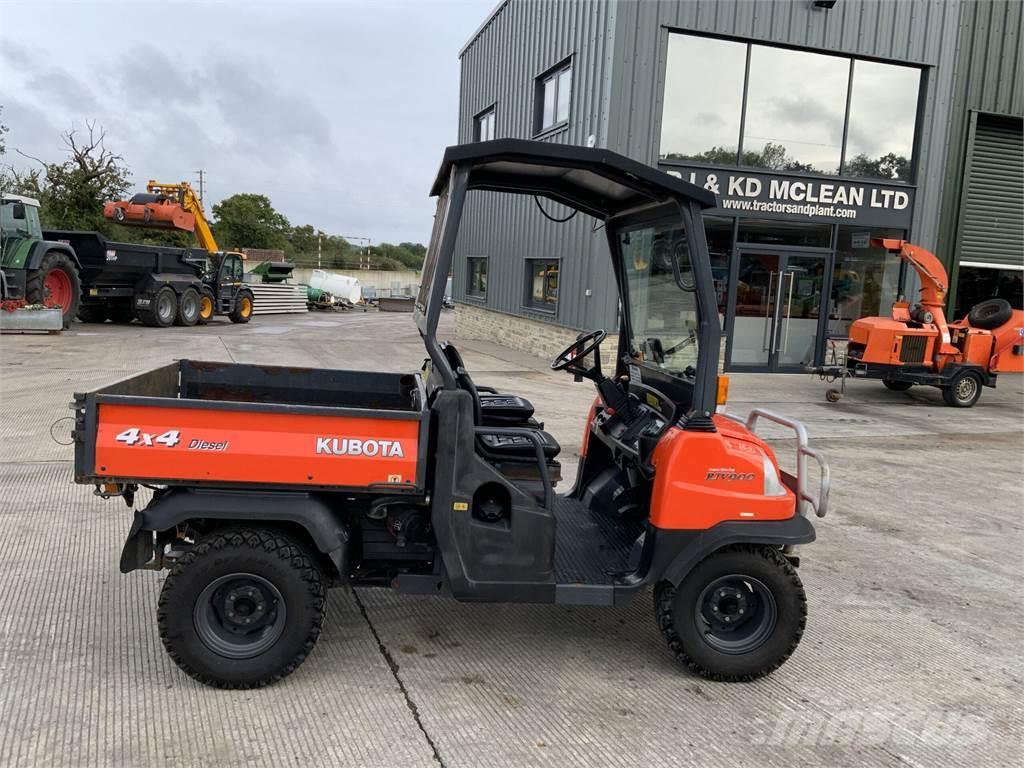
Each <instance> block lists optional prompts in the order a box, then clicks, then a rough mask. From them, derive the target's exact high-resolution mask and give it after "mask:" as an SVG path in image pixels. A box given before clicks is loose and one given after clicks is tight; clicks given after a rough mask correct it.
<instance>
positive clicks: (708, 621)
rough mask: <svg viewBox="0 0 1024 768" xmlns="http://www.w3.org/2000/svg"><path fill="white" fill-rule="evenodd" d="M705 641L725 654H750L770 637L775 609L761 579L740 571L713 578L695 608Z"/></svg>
mask: <svg viewBox="0 0 1024 768" xmlns="http://www.w3.org/2000/svg"><path fill="white" fill-rule="evenodd" d="M694 612H695V618H696V621H697V628H698V630H699V631H700V633H701V637H703V638H704V642H706V643H707V644H708V645H710V646H711V647H712V648H714V649H715V650H716V651H720V652H721V653H728V654H733V655H736V654H742V653H750V652H751V651H753V650H756V649H757V648H759V647H760V646H761V645H763V644H764V642H765V641H766V640H767V639H768V638H769V637H770V636H771V634H772V632H773V631H774V630H775V626H776V624H777V622H778V609H777V608H776V606H775V598H774V597H773V596H772V593H771V590H769V589H768V587H766V586H765V585H764V583H763V582H761V581H759V580H757V579H755V578H752V577H750V576H744V575H741V574H730V575H728V576H722V577H720V578H717V579H715V580H714V581H713V582H711V583H710V584H708V586H707V587H705V588H704V591H703V592H701V594H700V598H699V599H698V600H697V605H696V607H695V609H694Z"/></svg>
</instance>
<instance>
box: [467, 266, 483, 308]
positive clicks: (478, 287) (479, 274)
mask: <svg viewBox="0 0 1024 768" xmlns="http://www.w3.org/2000/svg"><path fill="white" fill-rule="evenodd" d="M466 265H467V270H466V295H468V296H475V297H476V298H478V299H483V298H486V297H487V257H486V256H470V257H469V258H468V259H466Z"/></svg>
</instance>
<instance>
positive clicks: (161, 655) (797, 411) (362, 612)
mask: <svg viewBox="0 0 1024 768" xmlns="http://www.w3.org/2000/svg"><path fill="white" fill-rule="evenodd" d="M443 323H444V326H443V327H446V328H447V330H446V335H448V336H452V335H454V329H453V328H452V325H451V315H450V314H449V315H446V316H445V318H444V320H443ZM607 344H610V342H606V345H607ZM0 347H2V362H0V398H2V409H3V419H2V421H0V487H2V489H3V492H2V495H0V526H2V531H3V534H2V535H0V766H61V765H68V766H78V765H132V766H134V765H140V766H141V765H162V766H191V765H199V764H204V765H218V766H220V765H223V766H243V765H245V766H249V765H266V766H286V765H287V766H291V765H295V766H307V765H338V766H368V767H376V766H402V767H403V768H404V767H406V766H409V767H412V766H439V765H440V766H445V767H446V768H456V767H459V768H462V767H467V768H475V767H476V766H502V767H504V766H519V765H526V766H549V765H552V766H558V768H568V767H569V766H596V765H600V766H605V765H608V766H623V767H626V766H629V767H630V768H632V767H633V766H685V765H699V766H728V767H730V768H732V767H733V766H787V767H788V766H793V765H827V766H915V767H917V766H1005V765H1007V764H1011V763H1016V762H1017V761H1018V760H1019V757H1020V754H1021V749H1022V745H1024V726H1022V722H1024V704H1022V698H1021V695H1020V694H1021V690H1022V683H1024V680H1022V678H1024V659H1022V643H1021V638H1022V637H1024V611H1022V608H1024V603H1022V599H1021V588H1020V583H1021V551H1022V549H1024V533H1022V525H1024V522H1022V521H1024V516H1022V512H1024V481H1022V477H1024V475H1022V470H1024V381H1022V380H1021V378H1020V377H1013V376H1004V377H1001V378H1000V380H999V387H998V389H996V390H985V391H984V393H983V395H982V398H981V401H980V402H979V404H978V405H977V406H976V407H974V408H972V409H969V410H958V409H952V408H947V407H945V406H943V405H942V400H941V396H940V394H939V392H938V391H937V390H926V389H921V390H918V389H913V390H911V391H909V392H907V393H895V392H889V391H888V390H885V389H884V388H883V387H882V386H881V384H880V383H878V382H865V381H856V382H852V383H851V384H850V386H849V388H848V394H847V396H846V398H844V399H843V400H842V401H841V402H839V403H836V404H829V403H827V402H826V401H825V397H824V391H825V389H826V385H825V384H823V383H821V382H819V381H817V380H813V379H812V378H811V377H809V376H770V375H752V374H748V375H733V376H732V377H731V399H730V406H729V408H730V411H731V412H733V413H737V414H744V413H746V412H747V411H749V410H750V408H752V407H754V406H762V407H765V408H770V409H773V410H776V411H779V412H782V413H785V414H788V415H790V416H794V417H796V418H799V419H801V420H803V421H804V423H805V424H806V426H807V429H808V431H809V432H810V435H811V437H812V444H813V445H814V446H815V447H816V448H819V449H820V450H822V451H823V452H824V453H825V454H826V456H827V458H828V460H829V461H830V464H831V468H832V482H833V492H832V505H831V510H830V512H829V515H828V517H826V518H825V519H824V520H816V521H815V524H816V527H817V530H818V541H817V542H815V543H814V544H812V545H808V546H806V547H805V548H803V549H802V552H801V554H802V557H803V561H802V564H801V567H800V576H801V578H802V579H803V582H804V585H805V587H806V589H807V594H808V600H809V616H808V623H807V630H806V633H805V635H804V638H803V641H802V643H801V645H800V647H799V648H798V649H797V651H796V653H795V654H794V656H793V657H792V658H791V659H790V660H789V661H788V662H787V663H786V664H785V665H784V666H783V667H782V668H780V669H779V670H778V671H777V672H776V673H775V674H773V675H772V676H770V677H768V678H765V679H762V680H759V681H757V682H755V683H749V684H719V683H711V682H708V681H706V680H703V679H701V678H698V677H695V676H694V675H692V674H690V673H689V672H687V671H686V670H685V669H683V668H681V667H680V666H679V665H678V664H677V662H676V661H675V660H674V659H673V658H672V656H671V655H670V653H669V651H668V650H667V648H666V646H665V643H664V641H663V640H662V638H661V635H660V633H659V632H658V630H657V628H656V626H655V623H654V620H653V610H652V605H651V597H650V594H649V593H644V594H641V595H640V596H639V597H638V598H637V599H636V600H635V601H634V602H633V603H632V604H630V605H628V606H625V607H620V608H589V607H586V608H579V607H576V608H572V607H562V606H533V605H486V604H461V603H458V602H456V601H454V600H452V599H450V598H446V597H410V596H400V595H397V594H393V593H390V592H387V591H383V590H373V589H358V590H355V591H343V590H335V591H333V592H332V593H331V594H330V597H329V601H328V616H327V622H326V624H325V627H324V631H323V634H322V635H321V638H320V641H319V644H318V645H317V647H316V648H315V650H314V651H313V653H312V654H311V656H310V657H309V659H308V660H307V661H306V662H305V664H303V665H302V666H301V667H300V668H299V669H298V671H296V672H295V674H293V675H292V676H290V677H288V678H287V679H286V680H284V681H283V682H281V683H279V684H277V685H275V686H272V687H270V688H267V689H263V690H257V691H241V692H237V691H236V692H230V691H218V690H214V689H211V688H206V687H204V686H202V685H200V684H198V683H196V682H194V681H193V680H192V679H190V678H189V677H187V676H186V675H185V674H184V673H182V672H181V671H180V670H179V669H178V668H177V667H176V666H175V665H174V664H173V662H172V661H171V660H170V659H169V657H168V656H167V655H166V654H165V652H164V650H163V647H162V645H161V643H160V640H159V638H158V635H157V629H156V600H157V596H158V593H159V589H160V584H161V582H162V580H163V574H159V573H154V572H150V571H141V572H136V573H132V574H129V575H122V574H120V573H119V571H118V557H119V554H120V549H121V545H122V543H123V540H124V536H125V535H126V533H127V531H128V528H129V525H130V522H131V512H130V510H129V509H128V508H127V507H126V506H125V505H124V503H123V502H122V501H120V500H107V501H105V500H102V499H100V498H98V497H96V496H94V495H93V492H92V490H93V489H92V488H90V487H85V486H79V485H75V484H74V483H73V482H72V463H71V458H72V456H71V449H70V447H69V446H68V445H66V444H62V443H67V442H68V441H69V440H70V422H69V421H68V420H67V417H68V416H69V410H68V403H69V401H70V400H71V395H72V393H73V392H74V391H83V390H89V389H92V388H95V387H98V386H101V385H102V384H105V383H107V382H109V381H112V380H114V379H117V378H121V377H123V376H126V375H129V374H131V373H135V372H140V371H143V370H146V369H148V368H152V367H155V366H157V365H162V364H166V363H168V362H170V361H172V360H174V359H175V358H182V357H188V358H192V359H205V360H223V361H234V362H258V363H268V364H279V365H303V366H318V367H335V368H364V369H375V370H391V371H406V370H411V369H414V368H418V367H419V365H420V364H421V362H422V359H423V357H424V351H423V347H422V344H421V343H420V341H419V337H418V335H417V333H416V331H415V328H414V326H413V323H412V320H411V318H410V317H409V316H408V315H387V314H376V313H365V314H364V313H353V314H337V315H312V314H311V315H302V316H289V317H269V316H262V317H257V318H256V319H254V320H253V322H252V323H251V324H249V325H247V326H234V325H231V324H230V323H227V322H216V323H212V324H211V325H209V326H206V327H202V328H193V329H183V328H169V329H165V330H159V329H152V328H143V327H141V326H137V325H132V326H128V327H119V326H113V325H109V324H108V325H102V326H89V325H80V324H75V325H74V326H72V328H71V329H70V330H69V331H65V332H64V333H63V334H61V335H60V336H55V337H48V336H4V337H3V338H2V339H0ZM460 349H461V350H462V352H463V356H464V358H465V360H466V364H467V367H468V368H469V370H470V371H471V372H472V373H473V374H474V377H475V379H476V380H477V381H478V382H479V383H481V384H489V385H493V386H496V387H500V388H501V389H502V390H504V391H511V392H516V393H519V394H522V395H524V396H526V397H527V398H529V399H530V400H532V401H533V403H534V404H535V406H536V407H537V412H538V414H537V415H538V418H540V419H542V420H543V421H544V422H545V423H546V425H547V428H548V430H549V431H550V432H552V433H553V434H554V435H555V437H556V438H558V440H559V441H560V442H561V444H562V446H563V451H562V455H561V461H562V463H563V468H564V470H563V474H564V475H565V477H566V483H567V482H568V480H571V478H572V477H573V475H574V473H575V467H574V464H575V460H576V458H577V457H578V452H579V447H580V441H581V438H582V434H583V427H584V421H585V418H586V412H587V409H588V407H589V404H590V402H591V401H592V399H593V396H594V392H593V386H592V385H591V384H589V383H583V384H575V383H573V381H572V379H571V377H570V376H569V375H567V374H564V373H562V374H559V373H552V372H551V371H550V370H548V367H547V362H546V361H544V360H541V359H539V358H534V357H531V356H528V355H524V354H522V353H519V352H513V351H511V350H508V349H505V348H503V347H499V346H497V345H494V344H490V343H485V342H480V341H466V342H463V343H461V344H460ZM609 356H610V355H607V354H606V355H605V357H606V358H607V357H609ZM763 434H764V435H765V436H767V437H768V438H769V439H771V441H772V444H773V446H774V447H775V448H776V450H777V451H778V454H779V458H780V461H781V463H782V464H783V466H784V467H786V466H792V463H793V458H794V457H793V455H792V454H793V445H792V441H791V440H788V439H786V438H785V433H784V432H781V431H779V430H777V429H775V428H772V427H768V426H766V427H765V428H764V430H763ZM566 483H563V485H565V484H566Z"/></svg>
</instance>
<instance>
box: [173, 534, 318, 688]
mask: <svg viewBox="0 0 1024 768" xmlns="http://www.w3.org/2000/svg"><path fill="white" fill-rule="evenodd" d="M325 598H326V592H325V589H324V582H323V577H322V575H321V573H320V570H319V569H318V568H317V566H316V564H315V561H314V559H313V558H312V557H311V556H310V554H309V553H308V552H307V551H306V550H305V549H304V548H303V547H302V546H301V545H300V544H298V543H297V542H296V541H294V540H292V539H291V538H290V537H288V536H286V535H283V534H281V533H279V532H277V531H273V530H269V529H266V528H228V529H223V530H219V531H214V532H212V533H210V534H208V535H206V536H204V537H202V538H200V539H199V541H198V542H197V543H196V545H195V547H194V548H193V549H191V550H190V551H189V552H188V553H186V554H185V555H183V556H182V557H181V558H179V559H178V561H177V562H176V563H175V564H174V567H173V568H172V569H171V573H170V575H169V576H168V577H167V580H166V581H164V586H163V589H162V590H161V592H160V600H159V602H158V604H157V623H158V625H159V628H160V639H161V640H162V641H163V644H164V647H165V648H166V649H167V653H168V654H170V657H171V658H172V659H173V660H174V662H175V663H176V664H177V665H178V666H179V667H181V669H182V670H184V671H185V673H186V674H188V675H190V676H191V677H193V678H195V679H196V680H198V681H199V682H201V683H205V684H206V685H210V686H213V687H215V688H236V689H237V688H259V687H262V686H265V685H268V684H270V683H274V682H276V681H278V680H281V679H282V678H284V677H287V676H288V675H290V674H291V673H292V672H294V671H295V670H296V669H297V668H298V666H299V665H300V664H302V662H303V661H304V660H305V659H306V656H308V655H309V653H310V651H312V650H313V646H314V645H316V641H317V638H318V637H319V636H320V629H321V627H322V626H323V621H324V604H325V602H326V600H325ZM243 622H244V623H243ZM250 622H251V623H250Z"/></svg>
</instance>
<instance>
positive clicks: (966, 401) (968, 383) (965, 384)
mask: <svg viewBox="0 0 1024 768" xmlns="http://www.w3.org/2000/svg"><path fill="white" fill-rule="evenodd" d="M979 397H981V377H980V376H978V374H976V373H975V372H974V371H960V372H959V373H957V374H956V375H955V376H954V377H953V380H952V381H950V382H949V384H948V386H945V387H943V388H942V399H943V401H944V402H945V403H946V405H948V406H950V407H952V408H970V407H971V406H972V405H974V404H975V403H976V402H978V398H979Z"/></svg>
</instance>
